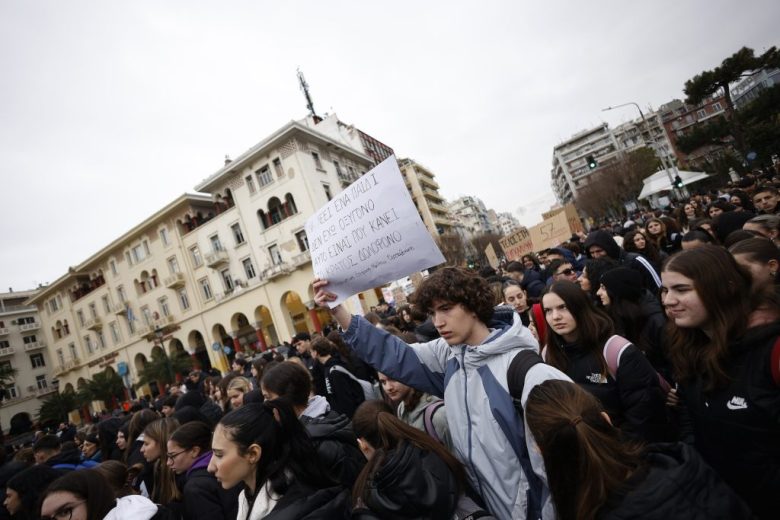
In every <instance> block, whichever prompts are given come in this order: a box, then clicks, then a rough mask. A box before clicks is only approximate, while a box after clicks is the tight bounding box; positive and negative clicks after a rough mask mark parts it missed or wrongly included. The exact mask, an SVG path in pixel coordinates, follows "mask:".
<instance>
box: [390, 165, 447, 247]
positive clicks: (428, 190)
mask: <svg viewBox="0 0 780 520" xmlns="http://www.w3.org/2000/svg"><path fill="white" fill-rule="evenodd" d="M398 168H399V169H400V170H401V175H403V177H404V182H405V183H406V189H407V190H409V194H410V195H411V196H412V201H413V202H414V206H415V207H416V208H417V212H418V213H419V214H420V218H422V221H423V222H424V223H425V227H427V228H428V231H429V232H430V233H431V235H433V236H434V237H436V236H439V235H443V234H445V233H449V232H451V231H452V219H451V218H450V214H449V211H448V209H447V206H446V204H447V203H446V201H445V200H444V197H442V196H441V195H440V194H439V183H437V182H436V176H435V175H434V174H433V172H431V170H429V169H428V168H426V167H425V166H423V165H421V164H420V163H418V162H416V161H415V160H414V159H399V160H398Z"/></svg>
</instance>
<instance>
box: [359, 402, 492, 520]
mask: <svg viewBox="0 0 780 520" xmlns="http://www.w3.org/2000/svg"><path fill="white" fill-rule="evenodd" d="M353 424H354V427H355V434H356V435H357V436H358V443H359V444H360V449H361V450H362V451H363V453H364V454H365V455H366V458H367V459H368V461H369V462H368V464H366V467H365V468H364V469H363V471H362V473H361V474H360V476H359V477H358V480H357V482H356V484H355V487H354V489H353V492H352V502H353V512H352V518H357V519H361V520H368V519H375V518H394V519H397V520H400V519H406V518H409V519H417V518H427V519H431V520H450V519H451V518H463V517H465V516H467V515H470V514H475V513H476V512H477V511H479V508H477V507H476V506H475V505H474V503H473V502H471V501H466V502H467V503H468V504H469V510H466V511H458V505H459V499H460V496H461V493H462V492H463V489H464V481H465V471H464V469H463V466H462V465H461V464H460V462H458V460H457V459H455V457H453V456H452V455H451V454H450V452H449V451H447V449H446V448H445V447H444V446H442V445H441V444H440V443H438V442H436V441H435V440H434V439H433V438H431V437H430V436H429V435H427V434H426V433H425V432H422V431H420V430H418V429H417V428H414V427H412V426H409V425H408V424H406V423H404V422H403V421H401V420H400V419H399V418H398V417H396V416H395V414H393V410H392V408H390V406H389V405H388V404H387V403H385V402H384V401H379V400H374V401H366V402H365V403H363V404H362V405H360V407H359V408H358V410H357V412H355V417H354V423H353ZM463 504H464V502H461V503H460V505H461V507H463ZM456 512H457V513H459V514H458V516H454V515H455V514H456Z"/></svg>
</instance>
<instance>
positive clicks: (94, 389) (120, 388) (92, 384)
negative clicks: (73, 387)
mask: <svg viewBox="0 0 780 520" xmlns="http://www.w3.org/2000/svg"><path fill="white" fill-rule="evenodd" d="M124 390H125V385H124V383H123V382H122V378H121V377H119V375H117V373H116V372H114V371H113V370H108V369H106V370H105V371H104V372H98V373H97V374H95V375H93V376H92V379H90V380H88V381H87V382H86V384H85V385H84V386H82V387H81V388H79V391H78V394H77V399H78V400H79V401H80V402H81V403H82V404H87V403H90V402H92V401H101V402H102V403H103V404H104V405H105V407H106V409H107V410H110V409H112V408H114V405H113V403H114V399H116V400H121V399H122V398H123V396H124Z"/></svg>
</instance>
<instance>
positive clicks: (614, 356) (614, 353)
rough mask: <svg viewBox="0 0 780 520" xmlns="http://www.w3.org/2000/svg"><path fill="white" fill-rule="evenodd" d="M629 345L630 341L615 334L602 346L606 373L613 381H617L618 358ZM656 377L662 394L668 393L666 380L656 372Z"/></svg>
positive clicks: (668, 386) (668, 385)
mask: <svg viewBox="0 0 780 520" xmlns="http://www.w3.org/2000/svg"><path fill="white" fill-rule="evenodd" d="M629 345H631V342H630V341H628V340H627V339H626V338H624V337H622V336H618V335H617V334H615V335H614V336H612V337H611V338H609V339H608V340H607V342H606V343H605V344H604V359H605V360H606V361H607V371H608V372H609V375H611V376H612V379H614V380H615V381H617V371H618V367H619V366H620V356H622V355H623V352H624V351H625V350H626V349H627V348H628V346H629ZM656 375H657V376H658V383H659V384H660V385H661V388H662V389H663V391H664V393H669V390H671V389H672V386H671V385H670V384H669V382H668V381H667V380H666V379H664V376H662V375H661V374H659V373H658V372H656Z"/></svg>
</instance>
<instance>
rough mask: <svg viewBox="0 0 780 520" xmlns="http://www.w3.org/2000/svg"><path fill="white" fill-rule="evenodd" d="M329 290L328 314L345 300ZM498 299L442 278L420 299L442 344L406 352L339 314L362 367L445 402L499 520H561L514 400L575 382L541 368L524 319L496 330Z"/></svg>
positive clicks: (465, 280) (459, 275)
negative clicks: (556, 383) (543, 386)
mask: <svg viewBox="0 0 780 520" xmlns="http://www.w3.org/2000/svg"><path fill="white" fill-rule="evenodd" d="M326 286H327V281H325V280H315V282H314V290H315V293H316V294H315V297H314V299H315V301H316V302H317V303H318V304H320V305H325V304H326V303H327V302H329V301H333V300H334V299H335V297H336V296H335V295H334V294H333V293H330V292H328V291H327V289H326ZM493 299H494V296H493V292H492V291H491V290H490V286H489V285H488V283H487V282H486V281H485V280H484V279H482V278H480V277H479V276H477V275H475V274H474V273H471V272H469V271H466V270H465V269H460V268H454V267H444V268H441V269H438V270H437V271H436V272H434V273H433V274H432V275H431V276H429V277H428V278H427V279H426V280H424V281H423V283H422V284H421V286H420V287H419V289H418V290H417V292H416V293H415V294H414V297H413V303H414V304H415V306H416V307H417V308H418V309H420V310H421V311H423V312H426V313H428V314H429V315H430V316H431V319H432V322H433V325H434V326H435V327H436V330H437V331H438V332H439V334H440V336H441V337H440V338H438V339H435V340H433V341H430V342H427V343H415V344H406V343H404V342H403V341H401V340H400V339H399V338H397V337H396V336H393V335H391V334H388V333H387V332H385V331H384V330H381V329H378V328H376V327H373V326H372V325H371V324H370V323H368V322H367V321H366V320H364V319H363V318H362V317H359V316H352V315H351V314H350V313H349V311H347V309H346V308H345V307H343V306H341V305H339V306H336V307H334V308H333V309H332V313H333V317H334V318H335V319H336V321H337V322H338V323H339V325H340V326H341V328H342V329H343V330H344V333H343V335H344V339H345V340H346V341H347V343H348V344H349V345H350V347H351V348H352V349H353V350H354V352H355V353H356V354H357V356H358V357H360V358H361V359H363V360H364V361H365V362H367V363H368V364H370V365H372V366H373V367H374V368H376V369H377V370H378V371H379V372H382V373H383V374H386V375H388V376H389V377H391V378H393V379H395V380H397V381H400V382H402V383H404V384H405V385H408V386H411V387H412V388H415V389H417V390H420V391H422V392H427V393H429V394H432V395H435V396H438V397H441V398H443V399H444V402H445V406H446V407H447V423H448V426H449V429H450V433H451V435H452V442H453V450H454V454H455V455H456V456H457V457H458V459H459V460H460V461H461V462H462V463H463V464H464V466H465V467H466V472H467V474H468V477H469V482H470V484H471V487H472V489H473V490H474V491H475V492H476V493H478V494H479V495H480V496H481V497H482V498H483V499H484V501H485V505H486V506H487V507H488V509H489V510H490V512H491V513H492V514H493V515H494V516H495V517H496V518H499V519H502V520H503V519H507V520H508V519H518V518H528V519H534V520H535V519H537V518H553V517H554V512H553V510H552V505H551V503H550V499H549V497H550V495H549V492H548V491H547V490H546V489H545V486H544V480H545V479H544V465H543V462H542V459H541V455H540V454H539V452H538V450H537V449H535V443H534V441H533V438H532V437H531V435H530V433H529V432H528V431H527V429H526V428H525V426H524V421H523V416H522V414H521V413H518V411H517V409H516V408H515V406H514V401H513V400H520V399H521V398H522V396H523V389H524V388H525V387H530V385H531V381H532V380H537V381H536V382H538V380H544V379H564V380H568V378H567V377H566V376H565V375H564V374H563V373H561V372H560V371H558V370H556V369H554V368H552V367H550V366H548V365H545V364H543V363H541V362H540V361H541V358H540V357H539V355H538V349H539V345H538V343H537V341H536V339H534V337H533V335H532V334H531V332H530V331H529V330H528V329H527V328H525V327H524V326H523V324H522V322H521V321H520V318H519V316H517V315H514V320H513V321H512V323H511V324H506V323H500V322H498V321H494V320H493V315H494V308H493ZM529 378H530V379H529Z"/></svg>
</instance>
